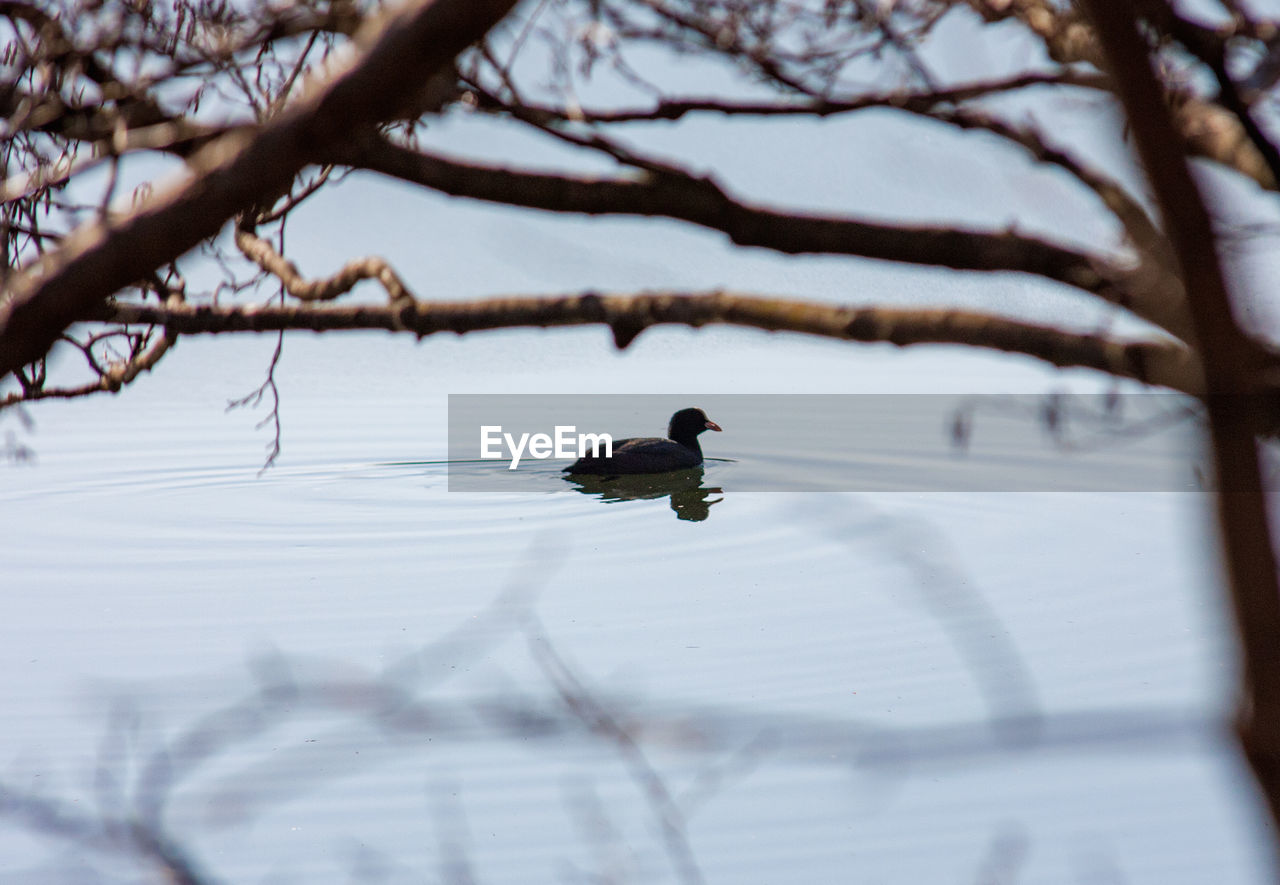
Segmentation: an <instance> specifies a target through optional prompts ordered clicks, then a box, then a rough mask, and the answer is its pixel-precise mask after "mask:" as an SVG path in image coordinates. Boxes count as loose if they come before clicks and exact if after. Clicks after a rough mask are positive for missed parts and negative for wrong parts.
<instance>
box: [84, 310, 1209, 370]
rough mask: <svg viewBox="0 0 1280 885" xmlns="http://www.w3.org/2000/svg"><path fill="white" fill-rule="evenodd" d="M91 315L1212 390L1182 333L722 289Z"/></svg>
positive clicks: (183, 328) (183, 325)
mask: <svg viewBox="0 0 1280 885" xmlns="http://www.w3.org/2000/svg"><path fill="white" fill-rule="evenodd" d="M82 319H86V320H93V321H101V322H113V323H154V324H158V325H163V326H164V327H165V328H166V329H167V330H168V331H169V332H170V333H171V334H176V333H181V334H199V333H221V332H274V331H279V330H282V329H289V330H307V331H313V332H323V331H331V330H335V329H385V330H387V331H408V332H412V333H414V334H416V335H418V336H419V337H423V336H426V335H433V334H436V333H438V332H454V333H456V334H464V333H466V332H476V331H481V330H487V329H507V328H514V327H541V328H549V327H553V326H580V325H605V326H608V327H609V328H610V329H611V330H612V332H613V335H614V341H615V342H616V343H617V345H618V346H619V347H626V346H627V345H629V344H630V343H631V342H632V341H633V340H635V338H636V336H637V335H639V334H640V333H641V332H643V331H644V330H645V329H647V328H649V327H651V326H657V325H663V324H678V325H686V326H694V327H699V326H705V325H712V324H727V325H735V326H748V327H752V328H756V329H765V330H768V331H771V332H775V331H786V332H799V333H802V334H807V335H818V336H821V337H825V338H836V339H841V340H846V341H863V342H885V343H889V344H896V345H898V346H907V345H912V344H962V345H968V346H972V347H984V348H989V349H993V350H1001V351H1006V352H1009V353H1019V354H1024V355H1026V356H1030V357H1034V358H1036V359H1039V360H1042V361H1044V362H1047V363H1050V364H1051V365H1054V366H1060V367H1064V368H1065V367H1082V368H1090V369H1097V370H1099V371H1102V372H1107V373H1110V374H1112V375H1116V376H1118V377H1121V378H1132V379H1135V380H1138V381H1142V382H1145V383H1148V384H1154V385H1158V386H1161V387H1168V388H1171V389H1173V390H1180V391H1184V392H1187V393H1192V394H1199V393H1202V392H1203V381H1202V379H1201V376H1200V369H1199V366H1198V364H1197V362H1196V360H1195V357H1194V356H1193V355H1192V354H1191V352H1190V350H1189V349H1188V348H1186V347H1183V346H1181V345H1179V344H1177V343H1176V342H1172V341H1158V340H1147V339H1141V340H1121V339H1115V338H1107V337H1105V336H1101V335H1091V334H1081V333H1072V332H1068V331H1065V330H1063V329H1060V328H1057V327H1054V326H1042V325H1037V324H1034V323H1026V322H1022V321H1019V320H1012V319H1007V318H1004V317H999V316H993V315H990V314H984V313H978V312H975V311H965V310H912V309H894V308H883V307H863V308H858V307H842V306H837V305H830V304H820V303H815V302H805V301H794V300H791V299H785V298H767V297H761V296H752V295H745V294H741V293H736V292H723V291H718V292H712V293H707V294H698V295H688V294H684V293H672V292H648V293H640V294H635V295H600V294H595V293H587V294H582V295H563V296H545V297H510V298H493V299H485V300H480V301H457V302H455V301H448V302H436V301H433V302H423V301H409V302H406V303H404V304H398V305H351V306H342V307H337V306H319V305H294V304H290V305H286V306H284V307H213V306H201V305H181V304H172V305H168V306H162V305H153V304H112V305H108V306H106V307H104V308H101V309H99V310H97V311H95V312H94V313H93V314H92V315H88V316H85V317H82Z"/></svg>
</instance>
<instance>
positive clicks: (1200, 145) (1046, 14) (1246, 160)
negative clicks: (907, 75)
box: [967, 0, 1280, 190]
mask: <svg viewBox="0 0 1280 885" xmlns="http://www.w3.org/2000/svg"><path fill="white" fill-rule="evenodd" d="M967 2H968V4H969V6H971V7H972V8H973V9H974V10H975V11H976V12H977V13H978V14H979V15H981V16H982V17H983V18H984V19H986V20H987V21H989V22H996V21H1003V20H1006V19H1009V18H1012V19H1015V20H1017V21H1020V22H1021V23H1022V24H1023V25H1024V26H1026V27H1027V29H1028V30H1030V31H1031V32H1032V33H1034V34H1035V35H1036V36H1038V37H1039V38H1040V39H1041V40H1042V41H1043V42H1044V45H1045V49H1046V50H1047V51H1048V53H1049V55H1050V57H1052V58H1053V59H1054V60H1055V61H1058V62H1060V63H1062V64H1072V63H1075V62H1082V61H1083V62H1088V63H1089V64H1092V65H1094V66H1095V67H1097V68H1098V69H1099V70H1107V64H1106V62H1105V60H1104V58H1103V52H1102V48H1101V47H1100V46H1099V43H1098V36H1097V34H1096V33H1095V32H1094V29H1093V28H1092V27H1090V26H1089V22H1088V21H1087V20H1086V19H1085V18H1084V16H1083V15H1082V14H1081V12H1080V11H1079V10H1078V9H1077V8H1076V7H1075V6H1074V5H1066V6H1062V5H1059V4H1056V3H1053V2H1051V0H967ZM1160 86H1161V93H1162V97H1161V101H1162V103H1163V102H1164V101H1168V103H1169V105H1170V106H1171V107H1172V108H1173V123H1174V129H1175V130H1176V137H1177V138H1179V139H1180V140H1181V141H1182V142H1183V143H1185V144H1186V146H1187V148H1188V149H1189V150H1190V151H1191V152H1192V153H1194V154H1195V155H1197V156H1200V157H1204V158H1205V159H1208V160H1213V161H1214V162H1216V163H1220V164H1222V165H1224V166H1227V167H1229V168H1231V169H1234V170H1235V171H1236V172H1239V173H1240V174H1241V175H1245V176H1247V177H1249V178H1252V179H1253V180H1254V181H1256V182H1257V183H1258V184H1259V185H1261V186H1262V187H1264V188H1267V189H1268V190H1275V189H1276V188H1277V186H1280V182H1277V181H1276V179H1275V177H1274V176H1273V175H1272V174H1271V169H1270V167H1269V166H1268V165H1267V162H1266V160H1265V159H1264V158H1263V156H1262V155H1261V154H1260V153H1259V152H1258V149H1257V147H1256V146H1255V145H1254V144H1253V142H1252V141H1251V140H1250V139H1249V136H1248V134H1247V133H1246V132H1245V131H1244V129H1243V127H1241V126H1240V123H1239V121H1238V120H1237V119H1236V118H1235V116H1234V115H1233V114H1232V113H1231V112H1230V111H1227V110H1226V109H1224V108H1222V107H1219V106H1218V105H1216V104H1214V103H1213V102H1211V101H1205V100H1204V99H1202V98H1199V97H1197V96H1196V95H1194V94H1192V93H1191V92H1190V91H1189V90H1188V89H1186V88H1172V87H1170V85H1169V84H1167V83H1161V84H1160ZM1117 91H1118V92H1121V93H1122V92H1123V90H1117Z"/></svg>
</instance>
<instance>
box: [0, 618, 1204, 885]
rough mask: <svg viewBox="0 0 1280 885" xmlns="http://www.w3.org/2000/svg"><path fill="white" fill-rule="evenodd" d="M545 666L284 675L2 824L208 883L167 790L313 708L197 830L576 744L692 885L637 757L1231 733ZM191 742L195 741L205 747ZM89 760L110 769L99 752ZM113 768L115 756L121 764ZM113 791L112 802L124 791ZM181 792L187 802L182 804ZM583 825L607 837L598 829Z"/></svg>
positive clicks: (818, 760) (814, 754)
mask: <svg viewBox="0 0 1280 885" xmlns="http://www.w3.org/2000/svg"><path fill="white" fill-rule="evenodd" d="M535 641H536V640H535ZM545 654H546V652H545V650H544V651H543V652H539V655H540V656H542V655H545ZM544 666H547V667H548V668H549V670H550V671H552V672H549V674H548V675H549V678H551V679H552V680H553V681H554V682H555V687H556V691H557V694H558V702H555V701H549V700H542V701H539V700H536V699H533V698H529V697H518V696H514V695H504V696H499V697H482V698H471V699H463V700H453V701H448V700H433V699H429V698H421V697H417V698H415V697H410V696H408V694H407V693H406V691H405V687H404V686H403V685H398V684H394V683H389V682H388V680H387V678H386V677H385V676H383V675H374V676H369V677H366V678H363V679H356V678H345V679H317V680H314V681H312V680H307V681H304V680H301V679H297V678H295V679H293V680H291V681H290V682H288V683H286V684H284V685H277V684H263V685H261V686H260V687H259V688H258V690H257V691H255V692H254V693H253V694H252V695H251V696H250V697H248V698H245V699H243V700H241V701H239V702H237V703H235V704H232V705H230V706H228V707H226V708H224V709H223V710H221V711H218V712H215V713H213V714H210V715H208V716H205V717H202V718H201V719H200V720H199V721H198V724H197V725H195V726H194V727H192V728H191V729H188V730H187V733H186V734H187V737H186V739H185V740H182V741H179V742H177V744H175V745H174V747H173V749H172V750H170V751H169V752H164V751H157V752H156V753H155V754H153V755H152V757H151V758H150V759H149V760H147V761H146V764H145V765H144V766H143V771H142V773H141V774H140V775H139V777H138V778H137V780H136V786H135V789H134V790H133V791H132V807H129V806H125V807H122V808H120V809H118V810H116V811H115V812H113V813H112V812H109V811H108V810H106V809H103V810H102V811H101V812H100V813H99V815H96V816H95V815H93V814H90V813H87V812H85V811H83V810H82V809H80V808H79V807H77V806H76V805H75V804H74V803H71V802H59V801H54V800H51V799H48V798H45V797H41V796H37V795H33V794H25V793H22V792H20V791H17V790H14V789H11V788H8V787H4V786H0V816H3V817H5V818H8V819H9V820H10V821H13V822H16V823H20V824H22V825H25V826H26V827H28V828H30V829H32V830H34V831H36V832H38V833H43V834H45V835H48V836H51V837H56V838H60V839H63V840H66V841H68V842H71V843H73V844H75V845H77V846H79V847H81V848H84V849H86V850H91V851H95V852H111V853H115V854H124V855H127V856H131V857H134V858H136V859H137V860H140V861H144V862H148V863H151V864H153V865H156V866H159V867H160V868H161V869H163V870H164V871H165V873H166V875H168V876H170V878H171V879H172V880H173V881H176V882H182V883H186V885H199V883H208V882H212V881H215V880H214V879H212V878H210V877H209V876H208V875H207V874H204V873H202V872H201V865H200V864H199V863H198V862H197V861H196V860H195V859H193V857H192V856H191V853H190V851H191V849H190V848H189V847H186V846H185V845H184V843H183V842H181V841H179V840H178V839H177V838H176V837H175V836H174V835H172V834H171V833H170V832H169V830H168V824H167V822H166V815H165V814H164V813H163V812H164V809H165V808H166V807H167V805H168V804H169V803H170V800H171V798H172V797H173V794H174V792H175V791H176V790H177V789H178V787H179V786H180V785H181V784H182V783H184V782H188V781H190V780H192V779H193V775H194V774H195V773H196V770H197V769H199V768H202V767H203V766H204V765H205V764H206V763H208V762H210V761H212V760H213V759H214V758H215V757H216V755H218V754H219V753H228V752H229V751H230V750H231V748H232V746H233V744H235V743H246V742H248V741H249V740H250V739H252V738H255V737H260V736H262V735H264V734H265V733H266V732H268V731H269V730H271V729H273V728H276V727H279V726H281V725H283V724H284V723H286V722H287V721H289V720H298V719H304V718H306V717H308V716H309V714H315V713H324V714H327V715H329V716H333V717H339V718H340V720H341V722H342V723H344V724H341V725H338V726H335V727H333V728H331V729H330V730H329V732H328V733H327V736H325V737H323V738H321V739H316V742H315V743H309V744H308V747H319V748H323V750H324V752H322V753H320V754H319V755H315V754H306V759H305V762H306V763H307V764H306V765H305V766H304V767H299V768H297V769H296V770H295V769H294V768H292V767H290V766H288V765H282V761H281V759H280V758H279V753H278V752H272V753H264V757H263V759H262V760H261V761H259V762H258V763H254V764H250V765H248V766H247V767H242V768H241V769H239V770H238V771H235V772H232V773H224V774H220V775H218V776H217V777H216V778H215V779H214V784H213V785H212V789H209V790H208V791H207V792H204V794H203V795H202V796H200V798H199V799H198V801H199V802H201V803H203V804H204V806H205V807H206V809H207V810H208V811H209V812H210V813H211V814H212V817H208V816H206V817H205V819H204V827H205V828H206V829H218V828H219V827H220V826H225V825H227V824H232V823H240V822H243V821H244V820H245V819H246V818H252V817H254V816H256V815H257V814H259V813H261V812H264V811H265V810H266V809H267V808H268V807H269V806H271V805H272V804H279V803H283V802H285V801H287V800H289V799H291V798H294V797H296V796H297V795H300V794H302V793H304V792H307V791H312V790H316V789H319V788H320V787H322V786H324V785H325V783H326V782H327V781H331V780H333V779H336V778H339V777H342V776H344V775H348V774H351V773H353V771H354V769H353V765H352V763H353V760H359V761H360V763H361V764H362V765H364V766H369V765H377V764H391V763H397V764H402V763H403V762H404V761H405V758H406V756H408V755H409V754H411V753H415V752H422V751H423V748H424V746H426V741H428V740H429V741H430V746H431V747H432V748H433V751H434V752H440V747H441V745H442V744H443V743H445V742H449V741H452V742H455V743H456V744H458V745H459V746H465V747H468V748H474V747H475V745H476V744H477V742H480V741H495V742H501V743H503V744H504V745H508V746H516V747H520V748H521V750H522V751H527V750H528V748H529V747H530V746H536V745H542V746H545V747H546V748H547V749H548V750H552V749H556V750H559V749H563V748H564V747H565V746H566V745H571V744H572V742H580V743H582V744H583V748H584V749H587V748H589V747H591V746H599V745H601V744H603V745H605V746H608V747H610V748H612V749H613V750H615V751H617V752H618V753H619V754H620V755H621V756H622V758H623V759H624V761H625V762H626V763H627V767H628V770H629V772H630V773H631V776H632V777H633V779H635V780H636V781H637V783H638V784H639V785H640V786H641V787H642V793H643V794H644V795H645V798H646V801H647V802H649V804H650V807H651V809H652V813H653V814H654V816H655V819H656V820H658V821H660V823H661V826H662V830H663V838H664V843H665V844H666V846H667V850H668V853H669V855H670V856H671V857H672V859H673V865H675V866H676V868H677V870H678V874H679V878H680V881H682V882H688V881H700V878H699V874H698V872H697V865H696V861H695V860H694V853H693V849H692V848H691V846H690V844H689V840H688V836H687V833H686V831H685V822H686V821H687V819H688V816H689V808H688V806H687V805H685V804H684V803H683V802H681V801H679V800H678V799H677V798H676V795H677V794H676V793H675V792H674V791H673V790H671V789H670V788H669V787H668V786H667V785H666V783H665V781H664V779H663V778H662V776H661V775H660V774H659V773H658V772H657V770H656V769H655V768H654V767H653V766H652V765H651V764H650V763H649V762H648V761H647V757H646V753H647V752H648V751H652V750H667V751H677V752H683V753H689V754H695V755H697V756H700V757H704V758H707V759H712V760H714V759H717V758H721V759H723V758H730V759H735V760H736V761H737V762H739V763H741V762H742V760H743V759H748V760H749V761H750V763H751V765H752V766H758V765H760V764H762V762H763V761H764V760H765V759H766V758H768V759H770V760H773V761H777V762H785V763H792V764H806V765H816V766H822V767H831V768H834V769H836V770H838V771H842V772H858V771H864V772H867V773H875V774H877V775H881V776H883V775H885V774H889V775H892V774H895V773H896V774H897V775H899V776H906V775H907V774H908V773H909V772H910V771H918V770H920V769H927V768H930V767H932V768H935V769H938V770H948V769H950V770H955V769H960V768H965V767H969V766H972V765H973V764H981V763H987V764H1000V763H1004V762H1008V761H1009V760H1010V758H1012V757H1014V756H1017V755H1025V754H1030V753H1037V752H1041V753H1043V752H1073V753H1074V752H1085V751H1099V750H1108V751H1120V752H1141V753H1150V752H1153V751H1158V750H1162V749H1178V748H1183V747H1187V746H1189V745H1197V744H1205V743H1209V742H1211V741H1214V740H1218V741H1221V742H1223V743H1224V744H1226V743H1227V742H1228V741H1229V730H1228V728H1227V727H1226V725H1225V724H1223V723H1217V722H1213V721H1211V720H1208V719H1206V718H1203V717H1199V718H1198V717H1196V716H1193V715H1184V714H1181V713H1177V712H1172V711H1168V710H1159V709H1152V710H1147V711H1133V710H1126V711H1107V710H1097V711H1080V712H1076V713H1070V714H1057V715H1054V716H1049V717H1044V718H1041V719H1038V720H1037V723H1036V724H1037V729H1036V731H1035V734H1034V737H1032V738H1030V739H1027V740H1019V741H1010V740H1009V739H1008V738H1007V735H1009V734H1012V733H1017V732H1020V731H1024V729H1023V726H1024V725H1025V723H1024V722H1021V721H1016V720H1015V721H1010V722H1005V723H1000V722H996V723H991V722H978V723H972V724H967V725H965V724H960V725H947V726H938V727H935V728H911V729H899V728H893V727H888V726H885V725H883V724H881V723H875V722H870V721H861V722H860V721H855V720H835V719H820V718H813V717H804V716H795V715H788V714H774V713H768V712H743V711H734V710H726V709H719V710H717V709H710V708H706V707H697V708H684V709H681V708H678V707H667V708H664V707H661V706H657V705H650V704H645V703H643V702H640V701H637V700H636V699H629V698H624V697H616V696H608V695H600V694H596V693H593V692H587V691H586V690H585V689H584V688H583V687H582V685H583V683H582V679H581V676H580V675H578V674H575V673H574V672H573V671H572V670H570V669H569V668H568V667H567V666H566V665H565V664H564V662H563V660H558V662H554V663H553V662H551V661H550V660H549V659H548V660H546V661H545V662H544ZM993 725H994V726H995V727H994V728H993ZM117 727H119V726H118V725H117ZM199 734H204V735H205V739H204V740H203V741H201V740H199V739H198V737H197V735H199ZM1002 735H1003V736H1002ZM378 750H382V752H378ZM357 754H358V755H357ZM267 757H269V758H267ZM100 764H101V765H104V766H105V765H107V764H108V762H107V759H106V758H104V759H102V760H101V761H100ZM116 764H117V765H122V764H124V763H122V762H121V761H120V760H117V761H116ZM723 783H724V780H723V779H720V780H719V781H718V782H717V781H715V780H710V781H708V782H707V783H704V784H703V787H704V788H705V787H707V786H708V785H709V784H714V785H716V786H721V787H722V786H723ZM192 791H194V788H192ZM116 795H117V796H118V797H119V798H120V799H121V800H123V799H124V797H125V792H124V791H121V792H119V793H117V794H116ZM192 798H193V797H191V796H188V797H187V799H188V801H190V800H191V799H192ZM229 808H231V809H234V810H235V811H236V812H237V813H236V814H235V815H233V816H232V818H234V819H232V818H228V817H227V816H226V815H225V814H224V812H226V811H227V810H229ZM442 814H443V815H444V816H445V817H449V816H451V815H450V814H446V813H445V812H444V811H439V810H438V814H437V817H439V816H440V815H442ZM593 816H594V815H593ZM593 831H598V832H603V830H602V829H601V828H600V827H596V828H594V829H593ZM462 833H463V831H462V830H458V829H456V828H455V829H454V830H451V831H448V832H442V833H441V834H440V836H439V839H440V840H441V845H442V857H441V865H442V867H441V868H442V871H445V870H447V871H449V872H450V875H448V876H447V877H446V878H445V881H452V882H470V881H474V874H473V873H472V872H471V871H470V867H469V865H468V864H467V862H466V860H465V858H460V857H459V854H458V853H459V852H460V851H462V846H464V845H465V844H466V840H465V839H464V838H463V837H462ZM190 841H194V839H192V840H190Z"/></svg>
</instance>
